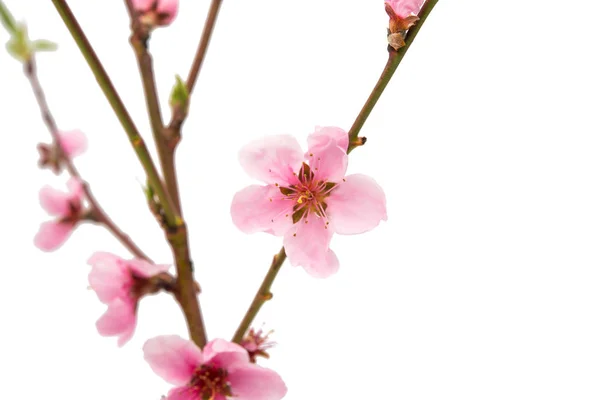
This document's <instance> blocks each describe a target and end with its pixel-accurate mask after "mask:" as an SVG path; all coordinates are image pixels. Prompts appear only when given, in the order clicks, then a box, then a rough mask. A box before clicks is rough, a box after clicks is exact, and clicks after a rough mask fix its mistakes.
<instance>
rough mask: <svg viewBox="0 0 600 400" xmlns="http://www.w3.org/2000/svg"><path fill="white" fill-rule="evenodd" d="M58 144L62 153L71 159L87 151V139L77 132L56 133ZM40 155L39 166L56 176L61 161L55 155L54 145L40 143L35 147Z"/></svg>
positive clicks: (60, 166) (59, 169)
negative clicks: (48, 169)
mask: <svg viewBox="0 0 600 400" xmlns="http://www.w3.org/2000/svg"><path fill="white" fill-rule="evenodd" d="M58 143H59V144H60V145H61V148H62V150H63V152H64V155H65V156H66V157H67V158H69V159H73V158H75V157H77V156H79V155H81V154H83V153H84V152H85V151H86V150H87V138H86V137H85V135H84V134H83V132H81V131H79V130H72V131H61V132H59V133H58ZM37 149H38V152H39V153H40V160H39V163H38V164H39V166H40V167H47V168H50V169H52V171H54V173H55V174H58V173H59V172H60V171H61V169H62V164H61V162H62V160H61V158H60V157H59V155H58V154H57V148H56V145H55V144H47V143H40V144H38V146H37Z"/></svg>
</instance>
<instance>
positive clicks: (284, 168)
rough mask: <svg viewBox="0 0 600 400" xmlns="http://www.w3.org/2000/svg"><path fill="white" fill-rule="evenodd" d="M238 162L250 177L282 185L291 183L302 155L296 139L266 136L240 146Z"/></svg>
mask: <svg viewBox="0 0 600 400" xmlns="http://www.w3.org/2000/svg"><path fill="white" fill-rule="evenodd" d="M239 159H240V164H241V165H242V167H243V168H244V169H245V170H246V172H247V173H248V175H250V176H251V177H253V178H255V179H258V180H261V181H264V182H266V183H279V184H280V185H282V186H286V184H287V185H289V184H293V183H294V182H295V181H296V175H295V174H296V173H298V170H299V169H300V166H301V165H302V161H303V160H304V157H303V155H302V149H301V148H300V144H299V143H298V141H297V140H296V139H295V138H294V137H293V136H290V135H276V136H267V137H266V138H264V139H260V140H255V141H253V142H250V143H248V144H247V145H246V146H244V147H243V148H242V150H241V151H240V154H239Z"/></svg>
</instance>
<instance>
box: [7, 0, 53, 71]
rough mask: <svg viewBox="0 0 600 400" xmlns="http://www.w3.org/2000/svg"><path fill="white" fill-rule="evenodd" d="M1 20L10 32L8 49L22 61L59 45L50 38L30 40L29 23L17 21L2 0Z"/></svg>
mask: <svg viewBox="0 0 600 400" xmlns="http://www.w3.org/2000/svg"><path fill="white" fill-rule="evenodd" d="M0 22H1V23H2V25H4V27H5V28H6V30H7V31H8V33H10V39H9V40H8V42H7V43H6V50H8V53H9V54H10V55H11V56H13V57H14V58H16V59H17V60H19V61H21V62H24V63H25V62H28V61H29V60H30V59H31V56H32V55H33V54H34V53H36V52H38V51H54V50H56V48H57V47H58V46H57V45H56V43H54V42H51V41H49V40H44V39H39V40H34V41H33V42H32V41H31V40H29V35H28V34H27V25H25V24H24V23H18V22H16V21H15V19H14V17H13V16H12V14H11V13H10V12H9V11H8V9H7V8H6V6H5V5H4V3H3V2H2V0H0Z"/></svg>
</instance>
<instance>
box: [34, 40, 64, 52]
mask: <svg viewBox="0 0 600 400" xmlns="http://www.w3.org/2000/svg"><path fill="white" fill-rule="evenodd" d="M57 48H58V45H57V44H56V43H54V42H51V41H49V40H44V39H38V40H34V41H33V42H32V43H31V49H32V50H33V51H55V50H56V49H57Z"/></svg>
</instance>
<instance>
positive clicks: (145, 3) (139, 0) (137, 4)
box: [131, 0, 155, 11]
mask: <svg viewBox="0 0 600 400" xmlns="http://www.w3.org/2000/svg"><path fill="white" fill-rule="evenodd" d="M154 1H155V0H132V1H131V3H132V4H133V8H135V9H136V10H138V11H148V10H149V9H150V8H151V7H152V5H153V4H154Z"/></svg>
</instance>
